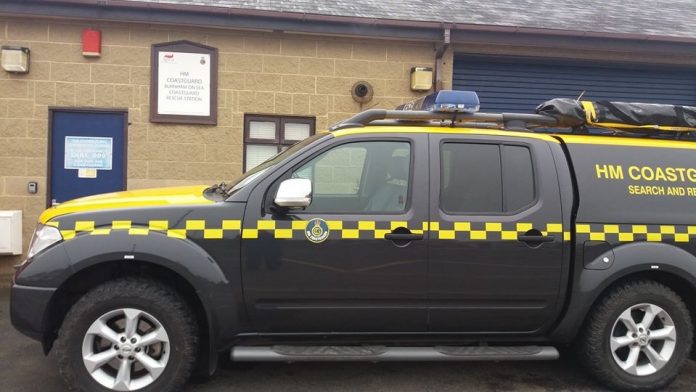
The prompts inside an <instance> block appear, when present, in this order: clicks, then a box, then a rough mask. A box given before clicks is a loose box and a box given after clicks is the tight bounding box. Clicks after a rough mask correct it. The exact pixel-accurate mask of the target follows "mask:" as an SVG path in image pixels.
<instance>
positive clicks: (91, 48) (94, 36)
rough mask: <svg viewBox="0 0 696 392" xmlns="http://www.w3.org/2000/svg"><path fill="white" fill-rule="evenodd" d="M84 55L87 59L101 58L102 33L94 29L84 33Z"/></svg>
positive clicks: (85, 30) (86, 30)
mask: <svg viewBox="0 0 696 392" xmlns="http://www.w3.org/2000/svg"><path fill="white" fill-rule="evenodd" d="M82 55H83V56H85V57H100V56H101V31H99V30H93V29H84V30H83V31H82Z"/></svg>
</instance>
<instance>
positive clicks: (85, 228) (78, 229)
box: [49, 220, 242, 240]
mask: <svg viewBox="0 0 696 392" xmlns="http://www.w3.org/2000/svg"><path fill="white" fill-rule="evenodd" d="M49 223H50V222H49ZM53 226H54V227H59V225H53ZM241 228H242V222H241V221H240V220H222V221H221V222H220V223H218V224H217V225H216V226H212V225H209V224H207V223H206V221H205V220H187V221H186V222H185V224H184V227H170V225H169V221H167V220H151V221H149V222H148V224H147V226H145V225H134V224H133V222H132V221H127V220H116V221H112V222H111V224H109V225H102V226H99V227H95V223H94V221H76V222H75V225H74V227H73V228H72V229H62V230H60V234H61V235H62V236H63V239H65V240H69V239H72V238H74V237H75V235H77V234H78V233H89V234H90V235H109V234H111V232H112V231H127V232H128V234H129V235H148V234H150V232H160V233H166V234H167V236H169V237H173V238H186V237H190V236H193V235H196V236H201V237H203V239H208V240H213V239H222V238H223V237H224V235H225V234H226V233H236V234H239V233H240V232H241Z"/></svg>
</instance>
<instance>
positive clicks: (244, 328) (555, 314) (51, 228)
mask: <svg viewBox="0 0 696 392" xmlns="http://www.w3.org/2000/svg"><path fill="white" fill-rule="evenodd" d="M478 108H479V101H478V97H477V96H476V94H475V93H473V92H462V91H440V92H439V93H437V94H435V95H432V96H428V97H425V98H423V99H421V100H419V101H417V102H414V103H410V104H406V105H403V107H401V110H377V109H372V110H368V111H366V112H362V113H360V114H357V115H355V116H354V117H352V118H349V119H347V120H345V121H343V122H341V123H339V124H337V125H336V126H334V127H333V128H332V129H331V130H330V131H329V132H325V133H320V134H317V135H315V136H312V137H310V138H308V139H306V140H304V141H302V142H300V143H298V144H296V145H294V146H292V147H291V148H289V149H287V150H286V151H284V152H282V153H280V154H279V155H277V156H275V157H273V158H272V159H270V160H268V161H266V162H264V163H263V164H261V165H260V166H257V167H256V168H254V169H253V170H250V171H248V172H247V173H246V174H244V175H243V176H242V177H240V178H238V179H237V180H235V181H233V182H231V183H229V184H224V183H223V184H217V185H213V186H189V187H179V188H169V189H153V190H138V191H128V192H119V193H114V194H104V195H96V196H91V197H86V198H82V199H77V200H74V201H70V202H67V203H64V204H61V205H59V206H55V207H52V208H49V209H47V210H46V211H45V212H44V213H43V214H42V215H41V217H40V219H39V223H38V227H37V228H36V232H35V233H34V236H33V240H32V242H31V246H30V250H29V252H28V257H27V259H26V261H24V262H23V263H22V264H21V265H19V266H18V267H17V271H16V274H15V276H14V280H13V285H12V292H11V318H12V323H13V325H14V326H15V328H17V329H18V330H19V331H21V332H22V333H24V334H25V335H27V336H29V337H31V338H34V339H37V340H39V341H41V343H42V344H43V349H44V351H45V352H46V353H48V352H49V351H51V350H53V351H54V354H55V357H56V359H57V363H58V367H59V370H60V373H61V374H62V375H63V377H64V378H65V380H66V382H67V384H68V385H69V387H70V388H73V389H77V390H85V391H99V390H104V391H136V390H137V391H141V390H142V391H171V390H176V389H179V388H181V387H182V385H184V383H185V382H186V380H187V379H188V378H189V376H190V375H192V374H198V375H207V374H211V373H212V372H213V371H214V369H215V368H216V366H217V361H218V358H220V355H223V356H224V357H223V358H227V359H231V360H232V361H289V362H298V361H370V362H376V361H473V360H476V361H479V360H494V361H503V360H553V359H556V358H558V357H559V351H558V349H559V348H562V347H565V346H571V345H572V346H573V347H574V348H575V350H576V351H574V352H575V353H577V354H576V355H578V357H579V358H580V360H581V361H582V363H584V364H585V366H586V368H587V370H588V372H589V374H590V375H592V376H593V377H594V378H596V380H598V381H599V382H601V383H603V384H604V385H606V386H608V387H609V388H612V389H616V390H626V391H649V390H656V389H660V388H663V387H665V386H667V385H668V384H669V383H670V382H671V381H672V380H674V378H675V377H676V376H677V374H678V372H679V370H680V368H681V367H682V365H683V364H684V361H685V360H686V359H687V358H689V357H690V356H691V349H692V342H693V339H694V335H693V323H694V316H695V315H696V313H695V312H696V143H694V142H693V141H692V140H691V139H693V132H694V131H696V108H690V107H682V106H669V105H651V104H628V103H620V102H577V101H574V100H568V99H556V100H552V101H549V102H546V103H545V104H543V105H541V106H539V108H538V109H537V113H534V114H531V113H530V114H505V113H503V114H499V113H498V114H495V113H480V112H478Z"/></svg>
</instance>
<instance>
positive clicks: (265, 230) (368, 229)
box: [242, 220, 423, 240]
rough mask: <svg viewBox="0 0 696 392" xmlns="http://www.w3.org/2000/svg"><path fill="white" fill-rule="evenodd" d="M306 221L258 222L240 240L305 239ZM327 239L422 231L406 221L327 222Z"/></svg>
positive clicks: (245, 230) (366, 237) (377, 237)
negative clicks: (395, 230) (268, 238)
mask: <svg viewBox="0 0 696 392" xmlns="http://www.w3.org/2000/svg"><path fill="white" fill-rule="evenodd" d="M307 222H308V221H306V220H296V221H274V220H260V221H258V222H256V227H245V228H244V230H243V231H242V238H245V239H256V238H259V236H263V235H264V234H267V235H272V236H273V238H278V239H292V238H295V239H301V238H304V237H305V229H306V228H307ZM326 224H327V226H328V227H329V238H335V239H344V240H345V239H383V238H384V235H385V234H387V233H390V232H391V231H392V230H394V229H396V228H398V227H405V228H408V229H410V231H411V232H412V233H417V234H422V233H423V229H422V228H421V227H420V226H421V225H420V224H419V225H418V226H417V228H416V227H414V226H413V225H409V222H406V221H383V222H381V221H342V220H327V221H326Z"/></svg>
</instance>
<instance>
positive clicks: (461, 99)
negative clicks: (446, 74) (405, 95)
mask: <svg viewBox="0 0 696 392" xmlns="http://www.w3.org/2000/svg"><path fill="white" fill-rule="evenodd" d="M480 106H481V105H480V103H479V99H478V95H477V94H476V93H475V92H474V91H455V90H440V91H438V92H436V93H435V94H430V95H426V96H425V97H423V98H418V99H416V100H415V101H411V102H407V103H405V104H403V105H399V106H397V108H396V110H426V111H429V112H450V113H454V112H457V113H476V112H478V111H479V108H480Z"/></svg>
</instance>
